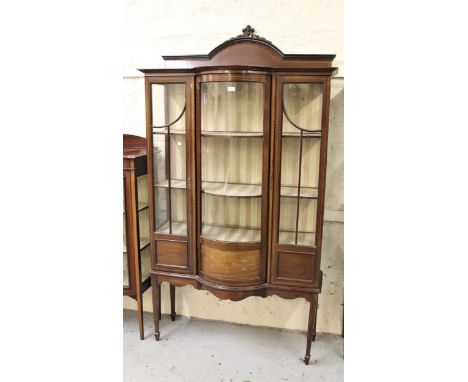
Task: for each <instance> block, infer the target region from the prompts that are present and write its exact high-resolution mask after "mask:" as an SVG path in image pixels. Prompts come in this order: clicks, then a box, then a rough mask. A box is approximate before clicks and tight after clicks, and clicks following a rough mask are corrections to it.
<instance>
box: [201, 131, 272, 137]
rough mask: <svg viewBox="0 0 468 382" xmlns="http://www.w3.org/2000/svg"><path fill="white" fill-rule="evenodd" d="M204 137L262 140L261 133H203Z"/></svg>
mask: <svg viewBox="0 0 468 382" xmlns="http://www.w3.org/2000/svg"><path fill="white" fill-rule="evenodd" d="M201 135H202V136H203V137H210V136H211V137H240V138H261V137H263V132H261V131H252V132H249V131H202V132H201Z"/></svg>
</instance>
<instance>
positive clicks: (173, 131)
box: [153, 127, 185, 135]
mask: <svg viewBox="0 0 468 382" xmlns="http://www.w3.org/2000/svg"><path fill="white" fill-rule="evenodd" d="M153 134H157V135H167V129H159V130H155V129H154V127H153ZM173 134H174V135H185V130H180V129H171V135H173Z"/></svg>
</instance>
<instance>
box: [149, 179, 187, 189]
mask: <svg viewBox="0 0 468 382" xmlns="http://www.w3.org/2000/svg"><path fill="white" fill-rule="evenodd" d="M154 187H161V188H169V181H168V180H167V179H166V180H163V181H162V182H159V183H156V184H155V185H154ZM171 188H177V189H179V190H185V189H186V188H187V183H186V180H181V179H171Z"/></svg>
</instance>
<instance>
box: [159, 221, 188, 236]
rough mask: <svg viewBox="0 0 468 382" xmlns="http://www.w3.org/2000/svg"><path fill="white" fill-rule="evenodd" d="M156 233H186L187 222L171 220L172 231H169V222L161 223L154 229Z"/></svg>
mask: <svg viewBox="0 0 468 382" xmlns="http://www.w3.org/2000/svg"><path fill="white" fill-rule="evenodd" d="M156 233H164V234H174V235H187V223H186V222H179V221H173V222H172V233H170V232H169V222H167V223H166V224H163V225H162V226H161V227H159V228H157V229H156Z"/></svg>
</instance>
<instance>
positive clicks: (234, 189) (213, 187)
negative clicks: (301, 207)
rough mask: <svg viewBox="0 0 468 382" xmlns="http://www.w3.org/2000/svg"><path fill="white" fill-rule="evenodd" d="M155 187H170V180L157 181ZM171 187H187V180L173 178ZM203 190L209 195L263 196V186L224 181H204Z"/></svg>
mask: <svg viewBox="0 0 468 382" xmlns="http://www.w3.org/2000/svg"><path fill="white" fill-rule="evenodd" d="M155 187H162V188H168V187H169V184H168V181H167V180H165V181H163V182H160V183H157V184H156V185H155ZM171 188H177V189H184V190H185V189H186V182H185V180H176V179H172V180H171ZM202 192H203V193H205V194H209V195H216V196H227V197H240V198H251V197H260V196H262V186H260V185H257V184H238V183H224V182H202Z"/></svg>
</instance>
